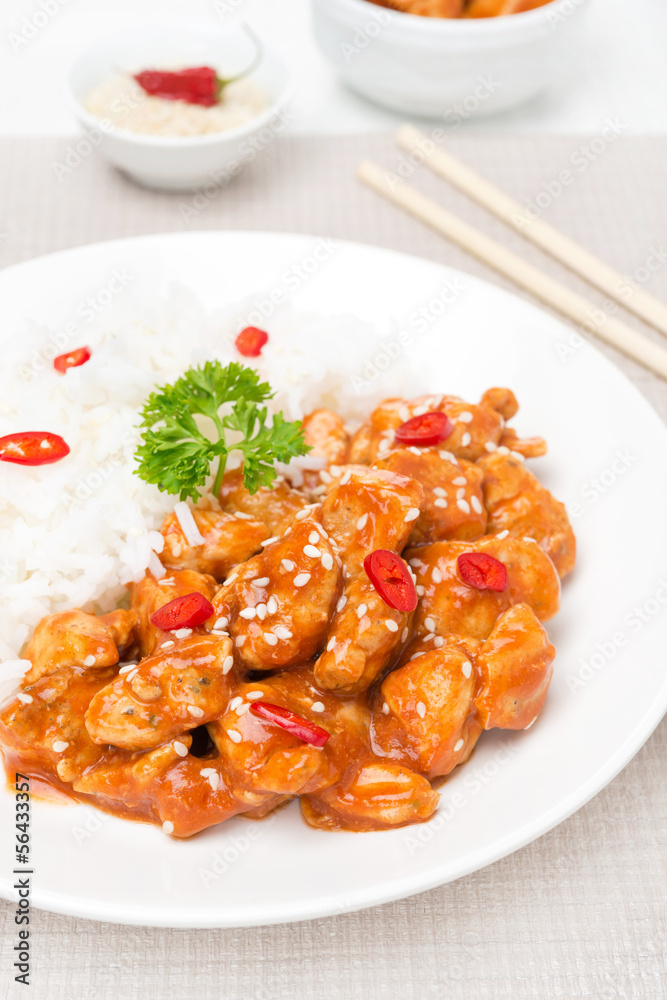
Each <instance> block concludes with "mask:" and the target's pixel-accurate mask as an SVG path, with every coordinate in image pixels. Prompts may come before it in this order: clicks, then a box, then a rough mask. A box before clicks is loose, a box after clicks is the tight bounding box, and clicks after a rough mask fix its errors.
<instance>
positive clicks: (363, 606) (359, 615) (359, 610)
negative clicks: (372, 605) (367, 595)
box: [357, 604, 368, 618]
mask: <svg viewBox="0 0 667 1000" xmlns="http://www.w3.org/2000/svg"><path fill="white" fill-rule="evenodd" d="M367 611H368V605H367V604H360V605H359V607H358V608H357V618H363V617H364V615H365V614H366V612H367Z"/></svg>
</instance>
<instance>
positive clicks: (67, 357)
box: [53, 347, 90, 375]
mask: <svg viewBox="0 0 667 1000" xmlns="http://www.w3.org/2000/svg"><path fill="white" fill-rule="evenodd" d="M86 361H90V348H89V347H77V348H76V350H75V351H68V352H67V354H59V355H58V357H57V358H54V359H53V367H54V368H55V370H56V371H57V372H60V373H61V374H62V375H64V374H65V372H66V371H67V369H68V368H78V367H79V365H85V363H86Z"/></svg>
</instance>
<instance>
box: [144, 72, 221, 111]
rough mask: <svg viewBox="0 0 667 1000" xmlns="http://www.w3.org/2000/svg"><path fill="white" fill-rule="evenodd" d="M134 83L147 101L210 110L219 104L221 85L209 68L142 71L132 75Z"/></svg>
mask: <svg viewBox="0 0 667 1000" xmlns="http://www.w3.org/2000/svg"><path fill="white" fill-rule="evenodd" d="M134 79H135V80H136V81H137V83H138V84H139V86H140V87H141V88H142V90H145V91H146V93H147V94H149V95H150V96H151V97H162V98H164V99H165V100H167V101H186V102H187V103H188V104H202V105H204V107H211V106H212V105H213V104H217V103H218V101H219V100H220V92H219V91H220V83H221V82H222V81H220V80H219V78H218V74H217V73H216V71H215V70H214V69H212V68H211V67H210V66H194V67H193V68H192V69H180V70H159V69H146V70H142V72H141V73H135V75H134Z"/></svg>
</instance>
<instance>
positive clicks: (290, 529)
mask: <svg viewBox="0 0 667 1000" xmlns="http://www.w3.org/2000/svg"><path fill="white" fill-rule="evenodd" d="M291 532H292V526H291V525H290V527H289V528H285V530H284V531H283V538H285V536H286V535H289V534H291Z"/></svg>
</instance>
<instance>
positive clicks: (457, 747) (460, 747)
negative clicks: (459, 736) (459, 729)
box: [454, 740, 463, 753]
mask: <svg viewBox="0 0 667 1000" xmlns="http://www.w3.org/2000/svg"><path fill="white" fill-rule="evenodd" d="M459 750H463V740H457V741H456V743H455V744H454V753H458V752H459Z"/></svg>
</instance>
